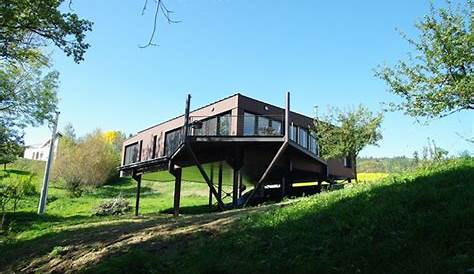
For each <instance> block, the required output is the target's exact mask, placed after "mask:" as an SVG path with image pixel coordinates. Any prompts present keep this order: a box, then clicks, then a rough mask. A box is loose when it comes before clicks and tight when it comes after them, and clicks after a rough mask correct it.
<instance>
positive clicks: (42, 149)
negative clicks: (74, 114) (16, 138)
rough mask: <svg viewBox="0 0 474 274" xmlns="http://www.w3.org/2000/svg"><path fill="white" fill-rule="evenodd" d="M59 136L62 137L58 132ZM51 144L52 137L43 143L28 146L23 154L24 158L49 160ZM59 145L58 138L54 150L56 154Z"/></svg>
mask: <svg viewBox="0 0 474 274" xmlns="http://www.w3.org/2000/svg"><path fill="white" fill-rule="evenodd" d="M58 137H61V134H59V133H58ZM50 144H51V139H48V140H46V141H44V142H43V143H41V144H36V145H29V146H26V148H25V153H24V154H23V158H25V159H31V160H38V161H47V160H48V153H49V146H50ZM57 147H58V139H56V142H55V144H54V150H53V153H54V154H55V153H56V151H57Z"/></svg>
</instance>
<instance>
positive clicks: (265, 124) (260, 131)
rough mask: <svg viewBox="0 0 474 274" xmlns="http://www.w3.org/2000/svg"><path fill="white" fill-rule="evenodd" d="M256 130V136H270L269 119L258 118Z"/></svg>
mask: <svg viewBox="0 0 474 274" xmlns="http://www.w3.org/2000/svg"><path fill="white" fill-rule="evenodd" d="M257 121H258V123H257V124H258V128H257V135H271V134H269V133H270V131H271V128H270V119H268V118H266V117H262V116H260V117H258V119H257Z"/></svg>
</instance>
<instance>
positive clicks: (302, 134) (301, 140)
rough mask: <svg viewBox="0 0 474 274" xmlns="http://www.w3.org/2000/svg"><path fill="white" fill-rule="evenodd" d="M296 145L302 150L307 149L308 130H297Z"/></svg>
mask: <svg viewBox="0 0 474 274" xmlns="http://www.w3.org/2000/svg"><path fill="white" fill-rule="evenodd" d="M298 144H299V145H300V146H302V147H304V148H308V130H307V129H304V128H301V127H300V128H299V134H298Z"/></svg>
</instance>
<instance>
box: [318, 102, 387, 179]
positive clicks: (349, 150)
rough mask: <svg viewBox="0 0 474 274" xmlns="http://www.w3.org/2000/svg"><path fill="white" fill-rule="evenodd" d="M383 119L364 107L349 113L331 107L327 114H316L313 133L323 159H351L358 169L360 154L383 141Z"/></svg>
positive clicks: (380, 115)
mask: <svg viewBox="0 0 474 274" xmlns="http://www.w3.org/2000/svg"><path fill="white" fill-rule="evenodd" d="M382 120H383V115H382V114H381V113H379V114H374V113H372V112H371V111H369V110H368V109H367V108H366V107H363V106H359V107H358V108H357V109H353V110H349V111H343V110H341V109H339V108H334V107H330V108H329V109H328V112H327V114H326V115H324V116H321V117H318V115H316V119H315V120H314V127H313V132H314V134H316V136H317V139H318V142H319V146H320V155H321V157H322V158H323V159H327V160H328V159H338V158H342V157H348V158H349V159H351V160H352V162H353V163H354V167H356V164H355V161H356V159H357V156H358V155H359V153H360V151H361V150H362V149H363V148H364V147H366V146H368V145H377V143H378V141H379V140H381V139H382V134H381V132H380V125H381V123H382ZM356 180H357V172H356Z"/></svg>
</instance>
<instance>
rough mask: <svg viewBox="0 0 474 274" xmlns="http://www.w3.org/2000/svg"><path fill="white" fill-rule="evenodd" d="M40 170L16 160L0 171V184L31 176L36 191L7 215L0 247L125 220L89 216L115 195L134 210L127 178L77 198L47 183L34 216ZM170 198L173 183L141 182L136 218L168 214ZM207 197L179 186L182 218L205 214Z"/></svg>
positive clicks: (194, 186) (196, 186)
mask: <svg viewBox="0 0 474 274" xmlns="http://www.w3.org/2000/svg"><path fill="white" fill-rule="evenodd" d="M43 169H44V162H39V161H31V160H25V159H19V161H17V162H15V163H13V164H10V165H8V167H7V171H0V183H1V179H2V178H3V177H4V176H7V175H9V174H12V175H15V176H31V175H33V182H34V184H35V186H36V190H37V194H36V195H34V196H30V197H27V198H26V199H25V200H24V201H22V202H21V204H20V206H19V208H18V209H17V212H16V213H12V212H8V214H7V222H8V223H9V230H10V231H9V233H8V235H0V244H1V243H2V242H9V243H14V242H21V241H25V240H31V239H35V238H37V237H40V236H42V235H46V234H48V233H51V232H52V231H55V230H57V228H58V226H61V227H68V226H71V225H79V224H87V223H95V222H100V221H102V220H114V219H120V218H127V217H130V216H131V214H132V212H130V213H129V215H128V216H119V217H110V218H103V217H95V216H93V213H94V209H95V208H96V207H97V206H98V205H99V204H100V203H101V202H103V201H104V200H106V199H110V198H114V197H116V196H118V195H122V196H123V197H124V198H126V199H128V200H129V202H130V205H132V206H133V207H134V206H135V196H136V182H135V181H134V180H132V179H131V178H128V177H126V178H121V179H119V180H117V181H116V182H114V183H111V184H108V185H104V186H101V187H99V188H97V189H95V190H92V191H89V192H86V193H84V194H83V195H82V196H80V197H71V196H70V195H69V194H68V192H67V191H66V190H65V189H64V188H62V186H61V185H59V184H58V183H55V182H54V181H53V182H51V183H50V187H49V191H48V203H47V208H46V214H45V215H44V216H38V215H37V214H36V210H37V206H38V200H39V192H40V189H41V185H42V180H43ZM224 190H225V191H229V187H227V186H226V187H224ZM173 195H174V183H173V182H170V181H168V182H166V181H165V182H157V181H146V180H144V181H142V188H141V195H140V197H141V198H140V214H142V215H149V214H157V213H169V212H171V208H172V205H173ZM208 197H209V190H208V187H207V185H206V184H205V183H202V182H187V181H185V182H183V184H182V190H181V207H182V211H181V212H182V213H185V214H187V213H189V214H194V213H202V212H208V211H209V208H208V206H207V205H208V199H209V198H208ZM229 199H230V198H227V199H226V202H229Z"/></svg>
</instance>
